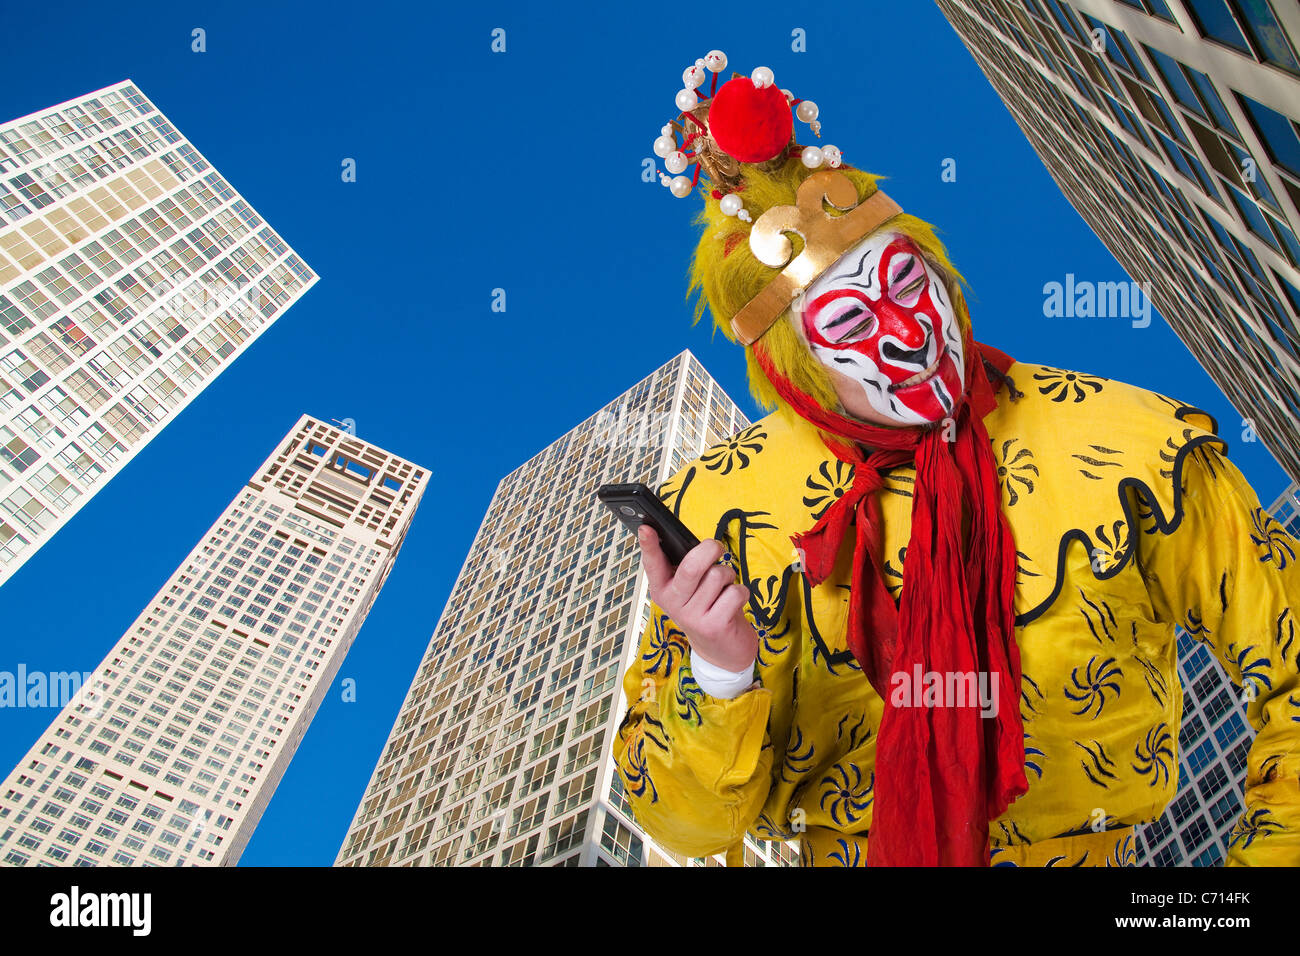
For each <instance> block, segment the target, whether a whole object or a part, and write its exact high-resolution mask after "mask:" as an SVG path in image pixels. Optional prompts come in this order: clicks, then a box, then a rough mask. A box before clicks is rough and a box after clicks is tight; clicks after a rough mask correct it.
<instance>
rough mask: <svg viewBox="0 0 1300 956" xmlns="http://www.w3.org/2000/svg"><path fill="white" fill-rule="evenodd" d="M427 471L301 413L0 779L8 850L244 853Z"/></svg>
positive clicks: (29, 855)
mask: <svg viewBox="0 0 1300 956" xmlns="http://www.w3.org/2000/svg"><path fill="white" fill-rule="evenodd" d="M427 477H428V473H427V471H426V470H425V469H423V468H420V467H419V466H417V465H414V464H412V463H411V462H409V461H404V460H403V459H401V458H398V457H396V456H394V455H391V454H389V453H388V452H385V451H384V450H382V449H380V448H377V447H375V446H374V445H370V444H367V443H365V442H362V441H360V440H358V439H357V438H355V437H353V436H352V435H350V434H347V433H345V432H341V431H339V430H338V429H336V428H334V427H332V426H330V425H327V424H324V423H323V422H320V421H317V420H315V419H312V418H309V417H308V416H306V415H304V416H302V418H300V419H299V420H298V423H297V424H296V425H295V426H294V428H293V430H292V431H291V432H290V433H289V434H288V436H286V437H285V439H284V440H283V441H281V442H280V443H279V446H278V447H277V448H276V450H275V451H274V452H273V453H272V454H271V456H270V457H269V458H267V460H266V461H265V463H263V465H262V467H260V468H259V469H258V470H257V471H256V472H255V473H254V475H253V477H252V478H250V479H249V481H248V484H247V486H246V487H245V488H244V489H243V490H242V491H241V492H240V493H239V494H238V495H237V496H236V497H235V499H234V500H233V501H232V502H231V503H230V505H229V506H228V507H227V508H226V509H225V510H224V511H223V512H222V514H221V515H220V516H219V517H218V518H217V520H216V521H215V522H214V523H213V525H212V527H211V528H210V529H209V531H208V532H207V533H206V534H205V535H204V536H203V538H202V539H201V540H200V541H199V543H198V544H197V545H196V546H195V548H194V550H193V551H192V552H191V553H190V555H189V556H188V557H187V558H186V559H185V560H184V561H183V562H182V563H181V566H180V567H179V568H177V569H176V572H175V573H174V574H172V576H171V577H170V578H169V579H168V581H167V583H166V584H164V585H163V587H162V589H161V590H160V591H159V592H158V594H157V595H156V596H155V597H154V599H153V600H152V601H151V602H150V603H149V604H148V606H147V607H146V608H145V610H144V612H143V613H142V614H141V615H140V616H139V617H138V618H137V619H136V621H135V623H134V624H132V625H131V627H130V629H128V630H127V632H126V633H125V634H124V635H123V636H122V638H121V639H120V640H119V641H118V642H117V644H116V645H115V646H114V647H113V649H112V650H111V651H110V652H109V653H108V656H107V657H105V658H104V660H103V662H102V663H101V664H100V665H99V667H98V668H97V669H96V670H95V672H94V675H93V690H92V692H90V693H88V694H86V693H83V694H82V695H81V696H80V697H79V698H78V699H76V700H74V701H72V702H71V703H69V704H68V705H67V706H65V707H64V708H63V710H62V711H61V712H60V713H59V715H58V717H56V718H55V720H54V722H53V723H52V724H51V725H50V727H49V729H48V730H47V731H46V732H45V733H44V734H42V735H41V737H40V739H39V740H38V741H37V742H36V743H35V744H34V745H33V746H32V748H31V750H30V751H29V752H28V754H27V756H26V757H25V758H23V761H22V762H21V763H20V764H19V765H18V766H17V767H16V768H15V769H14V770H13V772H12V773H10V774H9V775H8V777H7V778H6V779H5V780H4V782H3V783H0V863H4V864H7V865H27V864H30V865H36V864H40V863H52V864H67V865H83V866H86V865H97V864H116V865H122V866H127V865H132V864H145V865H163V866H182V865H191V866H212V865H225V866H229V865H233V864H234V863H235V862H237V861H238V859H239V856H240V854H241V853H242V852H243V850H244V847H245V846H246V845H247V843H248V840H249V837H251V836H252V833H253V829H254V827H256V826H257V822H258V820H259V819H260V818H261V816H262V811H263V810H265V809H266V805H267V803H268V802H269V801H270V799H271V795H272V794H273V793H274V792H275V788H276V786H277V785H278V784H279V782H280V778H281V777H282V776H283V774H284V771H285V769H286V768H287V767H288V765H289V761H290V760H291V759H292V757H293V754H294V751H295V750H296V749H297V747H298V743H299V741H300V740H301V739H302V736H303V734H304V733H305V732H306V730H307V726H308V725H309V724H310V723H311V720H312V717H313V716H314V715H315V713H316V709H317V707H318V706H319V705H320V702H321V700H322V698H323V696H324V694H325V692H326V690H327V689H328V687H329V685H330V683H331V682H332V681H333V680H334V675H335V674H336V673H337V671H338V668H339V665H340V664H341V663H342V661H343V658H344V657H345V656H346V655H347V652H348V648H349V647H351V645H352V641H353V639H354V638H355V637H356V634H357V630H358V629H359V628H360V627H361V624H362V622H363V621H364V620H365V618H366V614H367V613H368V612H369V610H370V607H371V605H372V604H373V602H374V600H375V597H376V595H378V593H379V589H380V588H381V587H382V586H383V583H384V580H385V579H386V578H387V576H388V572H389V571H390V570H391V569H392V566H393V562H394V561H395V560H396V558H397V553H398V551H399V550H400V548H401V546H402V541H403V539H404V538H405V536H406V531H407V529H408V528H409V527H410V523H411V519H412V517H413V516H414V514H415V509H416V507H417V506H418V504H419V501H420V496H421V495H422V494H423V492H424V486H425V484H426V481H427Z"/></svg>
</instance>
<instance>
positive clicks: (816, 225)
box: [731, 169, 903, 345]
mask: <svg viewBox="0 0 1300 956" xmlns="http://www.w3.org/2000/svg"><path fill="white" fill-rule="evenodd" d="M823 202H825V203H826V204H828V205H830V206H832V207H834V208H835V209H838V210H841V211H842V213H843V214H842V215H839V216H831V215H829V214H828V213H827V212H826V210H825V208H824V207H823V205H822V204H823ZM902 211H903V210H902V209H901V208H900V207H899V205H898V204H897V203H896V202H894V201H893V200H892V199H890V198H889V197H888V196H886V195H885V194H884V193H882V192H881V191H880V190H876V191H875V192H874V193H872V194H871V196H869V197H868V198H867V199H864V200H863V201H862V202H860V203H859V202H858V191H857V188H856V187H855V186H854V185H853V182H852V180H850V179H849V177H847V176H845V175H844V174H843V173H841V172H839V171H838V170H834V169H822V170H818V171H817V172H815V173H813V174H812V175H811V176H809V177H808V178H807V179H805V180H804V181H803V182H802V183H800V185H799V191H798V192H797V193H796V194H795V205H793V206H774V207H773V208H771V209H769V210H768V211H767V212H765V213H763V215H761V216H759V217H758V219H757V221H755V223H754V225H753V227H752V228H751V230H750V233H749V248H750V250H751V251H752V252H753V253H754V256H755V257H756V258H757V259H758V260H759V261H760V262H762V263H763V264H764V265H769V266H771V267H772V268H774V269H781V270H782V271H781V273H780V274H779V275H778V276H776V278H774V279H773V280H772V281H771V282H769V283H768V284H767V285H766V286H764V287H763V289H762V291H761V292H759V293H758V295H756V296H754V298H752V299H750V300H749V302H747V303H746V304H745V306H744V307H743V308H742V309H741V310H740V311H739V312H737V313H736V314H735V316H734V317H733V318H732V320H731V329H732V331H733V332H735V333H736V338H737V339H739V340H740V342H741V344H742V345H752V344H753V343H754V342H756V341H757V340H758V339H759V338H760V337H761V336H762V335H763V333H764V332H766V331H767V330H768V329H769V328H771V327H772V323H773V322H775V321H776V320H777V319H778V318H779V317H780V316H781V314H782V313H783V312H785V311H786V309H788V308H790V303H791V302H793V301H794V300H795V299H796V298H798V296H799V295H800V293H802V292H803V291H804V290H805V289H806V288H808V286H809V285H811V284H812V282H813V280H814V279H816V278H817V277H818V276H820V275H821V274H822V273H823V272H825V271H826V270H827V269H829V268H830V267H831V266H833V265H834V264H835V262H836V261H837V260H838V259H839V258H840V256H842V255H843V254H844V253H846V252H848V250H849V249H850V248H851V247H852V246H853V244H854V243H856V242H857V241H858V240H859V239H861V238H862V237H863V236H866V235H868V234H870V233H871V232H873V231H874V230H875V229H876V228H877V227H879V226H880V225H881V224H882V223H884V222H885V221H886V220H888V219H891V218H893V217H894V216H897V215H898V214H899V213H901V212H902ZM788 232H793V233H797V234H798V235H799V236H800V237H801V238H802V239H803V244H804V245H803V250H802V251H801V252H800V253H799V255H797V256H794V244H793V243H792V242H791V241H790V239H789V238H788V237H787V236H786V233H788ZM792 256H794V258H793V259H792V258H791V257H792Z"/></svg>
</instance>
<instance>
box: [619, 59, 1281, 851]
mask: <svg viewBox="0 0 1300 956" xmlns="http://www.w3.org/2000/svg"><path fill="white" fill-rule="evenodd" d="M725 66H726V57H725V56H724V55H723V54H722V53H721V52H719V51H716V50H715V51H713V52H711V53H710V54H709V55H708V57H705V58H703V59H702V60H699V61H697V62H696V64H695V65H694V66H693V67H688V68H687V70H686V72H685V74H684V75H683V80H684V86H685V89H683V90H682V91H681V92H680V93H678V94H677V101H676V102H677V108H678V110H680V113H679V114H678V118H677V120H676V121H675V122H674V123H671V124H669V125H668V126H666V127H664V130H663V133H662V135H661V137H660V138H659V139H658V140H657V141H656V143H655V151H656V153H657V154H658V155H659V156H661V157H662V158H663V160H664V164H665V167H666V169H667V173H668V174H673V175H671V176H670V175H668V174H663V175H662V176H661V180H662V182H663V183H664V185H666V186H667V187H668V188H669V190H670V191H671V192H672V193H673V194H674V195H676V196H679V197H685V196H689V195H692V194H693V193H695V192H696V188H695V187H697V186H700V185H702V186H703V188H702V189H701V190H699V191H700V192H702V193H703V194H704V201H705V206H704V210H703V212H702V213H701V215H700V218H699V222H701V223H702V225H703V227H704V228H703V232H702V235H701V236H700V239H699V243H698V246H697V248H696V251H695V256H694V260H693V263H692V290H693V291H699V292H700V293H701V298H700V300H699V302H698V304H697V320H698V318H699V317H700V315H702V314H703V311H704V309H705V308H706V307H707V308H708V310H709V311H710V312H711V313H712V316H713V319H714V322H715V323H716V324H717V326H718V327H719V328H721V329H722V330H723V332H724V333H725V334H727V335H728V337H729V338H731V339H732V340H733V341H736V342H739V343H740V344H742V345H743V346H745V348H746V358H747V361H748V371H749V381H750V387H751V391H752V392H753V394H754V396H755V399H756V400H757V401H758V402H759V403H760V404H761V405H763V406H764V407H765V408H768V409H774V411H773V412H772V413H771V414H769V415H768V416H767V417H766V418H763V419H762V420H760V421H758V422H757V423H756V424H754V425H752V426H751V427H749V428H747V429H745V430H744V431H742V432H740V433H739V434H737V435H736V436H734V437H733V438H731V439H730V440H729V441H726V442H724V443H722V444H720V445H717V446H715V447H714V448H712V449H710V450H709V451H707V452H705V453H704V454H703V455H701V456H700V457H699V458H697V459H696V460H694V461H691V462H689V463H687V464H686V465H685V466H684V467H682V468H681V469H680V470H679V471H678V472H677V473H676V474H675V475H673V476H672V477H671V478H670V479H669V480H668V481H667V482H665V484H664V485H663V486H662V488H661V489H660V495H661V497H663V499H664V500H665V502H666V503H667V504H668V505H669V506H670V507H671V508H672V509H673V510H674V512H675V513H676V514H677V515H678V516H679V517H680V518H681V519H682V520H683V521H684V522H685V524H686V525H687V526H689V527H690V528H692V529H693V530H694V531H695V532H696V533H697V534H698V535H699V537H700V538H701V539H702V543H701V544H700V545H699V547H697V548H696V549H695V550H694V551H692V552H691V554H689V555H688V556H687V557H686V558H685V559H684V560H683V561H682V563H681V565H680V566H679V567H677V568H673V567H672V566H671V565H670V564H669V563H668V561H667V559H666V558H665V557H664V556H663V553H662V551H661V550H660V549H659V546H658V542H657V537H656V535H655V534H654V532H653V531H650V530H649V529H646V528H643V529H642V530H641V548H642V566H643V569H644V571H645V573H646V575H647V579H648V582H649V588H650V594H651V598H652V604H651V609H650V610H651V613H650V619H649V622H648V624H647V626H646V628H645V632H644V634H643V636H642V639H641V644H640V647H639V649H638V651H637V653H636V655H635V657H634V660H633V664H632V666H631V668H630V670H629V672H628V673H627V675H626V677H625V680H624V691H625V693H626V696H627V701H628V709H627V713H626V716H625V718H624V720H623V722H622V724H621V726H620V729H619V734H618V739H617V741H616V743H615V748H614V756H615V760H616V762H617V765H618V768H619V771H620V774H621V776H622V778H623V783H624V788H625V790H626V792H627V796H628V799H629V801H630V802H631V806H632V809H633V811H634V813H635V816H636V818H637V820H638V822H639V823H640V824H641V826H642V827H644V829H645V830H646V832H647V833H649V834H650V836H651V837H653V838H654V839H655V840H657V841H658V842H659V843H661V844H662V845H663V846H665V847H667V848H668V849H670V850H673V851H675V852H678V853H681V854H684V855H686V856H692V857H698V856H705V855H709V854H714V853H720V852H727V853H728V859H729V861H735V860H736V859H738V852H737V851H738V850H739V848H740V844H741V840H742V838H743V835H744V834H745V833H746V832H747V831H748V832H752V833H754V834H755V835H757V836H758V837H760V838H765V839H794V838H799V839H800V840H801V848H802V849H801V860H802V862H803V863H804V865H816V866H822V865H832V866H861V865H868V864H869V865H882V866H889V865H966V866H986V865H990V864H992V865H1020V866H1026V865H1030V866H1038V865H1085V866H1101V865H1131V864H1132V863H1133V862H1134V860H1135V857H1136V848H1135V838H1134V837H1135V834H1134V828H1135V827H1136V826H1137V825H1139V824H1142V823H1144V822H1147V821H1150V820H1153V819H1155V818H1157V817H1158V816H1159V815H1160V813H1161V812H1162V810H1163V809H1164V807H1165V806H1166V804H1167V803H1168V802H1169V801H1170V799H1171V798H1172V797H1173V795H1174V794H1175V792H1176V789H1177V783H1178V753H1177V749H1178V732H1179V727H1180V723H1181V718H1182V700H1183V695H1182V690H1181V688H1180V686H1179V678H1178V669H1177V650H1176V642H1175V630H1174V629H1175V626H1176V625H1178V626H1181V627H1182V628H1184V629H1185V630H1186V631H1187V633H1189V634H1190V635H1192V636H1193V637H1194V638H1195V639H1197V640H1199V641H1202V642H1204V643H1206V644H1207V645H1208V646H1209V648H1210V649H1211V650H1212V652H1213V653H1215V654H1216V655H1217V656H1218V658H1219V660H1220V661H1221V662H1222V663H1223V665H1224V666H1225V668H1226V669H1227V671H1228V673H1229V674H1230V675H1231V676H1232V678H1233V680H1234V681H1236V682H1238V684H1240V685H1241V687H1242V691H1243V698H1244V699H1245V701H1246V715H1247V718H1248V719H1249V721H1250V722H1251V724H1252V725H1253V726H1254V727H1255V728H1256V729H1257V730H1258V736H1257V738H1256V740H1255V742H1254V744H1253V745H1252V747H1251V750H1250V754H1249V758H1248V765H1247V776H1246V789H1245V809H1244V813H1243V815H1242V817H1241V819H1240V821H1239V823H1238V825H1237V827H1236V829H1235V830H1234V832H1233V834H1232V837H1231V841H1230V847H1229V851H1228V859H1227V862H1228V863H1229V864H1237V865H1242V864H1271V865H1300V676H1298V670H1300V639H1297V637H1296V634H1295V622H1294V616H1295V611H1294V610H1293V608H1298V607H1300V565H1297V554H1296V549H1297V544H1296V543H1295V542H1294V541H1293V540H1292V539H1291V538H1290V537H1289V536H1288V535H1287V534H1286V533H1285V532H1284V531H1283V530H1282V529H1281V528H1280V527H1279V526H1278V525H1277V524H1276V522H1274V521H1273V519H1272V518H1271V517H1270V516H1269V515H1268V514H1266V513H1265V512H1264V511H1263V510H1262V509H1261V507H1260V505H1259V501H1258V500H1257V498H1256V496H1255V494H1254V492H1253V491H1252V490H1251V488H1250V486H1249V485H1248V484H1247V482H1246V481H1245V479H1244V478H1243V477H1242V475H1241V473H1240V472H1239V471H1238V470H1237V469H1236V467H1235V466H1233V465H1232V464H1231V463H1230V462H1229V461H1228V460H1227V459H1226V458H1224V457H1223V453H1224V452H1225V451H1226V444H1225V442H1223V440H1222V439H1220V438H1218V437H1217V435H1216V434H1215V429H1216V426H1215V423H1214V421H1213V419H1212V418H1211V417H1210V416H1209V415H1207V414H1205V413H1204V412H1201V411H1199V410H1197V409H1195V408H1192V407H1190V406H1188V405H1186V404H1183V403H1181V402H1178V401H1174V400H1172V399H1170V398H1166V397H1164V396H1161V395H1156V394H1154V393H1151V392H1147V391H1143V390H1141V389H1137V388H1134V387H1131V386H1128V385H1124V384H1122V383H1119V382H1115V381H1110V380H1108V379H1105V378H1101V377H1099V376H1095V375H1087V374H1083V373H1078V372H1070V371H1065V370H1061V369H1056V368H1051V367H1047V366H1041V365H1032V364H1029V363H1025V362H1018V361H1014V360H1012V359H1011V358H1010V357H1008V356H1006V355H1005V354H1003V353H1001V352H999V351H997V350H995V349H992V348H989V347H987V346H984V345H982V344H980V343H978V342H976V341H975V340H974V338H973V337H972V332H971V323H970V317H969V313H968V311H967V308H966V304H965V299H964V297H963V295H962V289H961V282H962V280H961V277H960V275H959V274H958V273H957V272H956V270H955V269H954V268H953V266H952V264H951V263H950V262H949V260H948V257H947V254H946V252H945V251H944V249H943V246H942V245H941V244H940V242H939V241H938V240H937V238H936V237H935V234H934V230H933V229H932V227H930V226H929V225H928V224H927V223H925V222H922V221H921V220H919V219H917V218H915V217H913V216H909V215H907V214H905V213H903V212H902V211H901V210H900V209H899V207H898V206H897V205H895V204H894V202H893V201H892V200H890V199H889V198H888V197H887V196H885V195H884V194H883V193H882V192H880V191H879V190H878V189H877V188H876V181H875V177H873V176H872V175H870V174H868V173H865V172H862V171H860V170H857V169H854V168H852V167H851V166H849V165H846V164H845V162H844V160H843V157H842V156H841V153H840V151H839V150H838V149H836V148H835V147H833V146H823V147H816V146H809V147H805V146H800V145H799V144H797V143H796V141H795V134H794V117H798V119H799V120H801V121H803V122H805V123H808V124H810V126H811V127H812V131H813V132H814V133H818V123H817V108H816V106H815V105H813V104H812V103H810V102H807V101H801V100H798V99H796V98H795V97H794V96H793V94H791V93H790V92H789V91H785V90H780V89H779V88H777V87H776V86H775V85H774V82H773V77H772V74H771V71H770V70H767V69H765V68H762V67H760V68H759V69H757V70H755V71H754V73H753V74H752V75H751V76H749V77H744V76H736V77H734V78H733V79H731V80H730V81H728V82H726V83H723V84H722V85H721V86H720V87H719V86H718V78H717V73H718V72H720V71H721V70H722V69H724V68H725ZM710 73H712V74H713V79H712V84H711V86H710V91H709V92H710V95H709V96H708V97H704V96H703V95H702V90H701V87H702V85H703V83H704V82H705V80H706V79H708V75H709V74H710ZM792 113H793V116H792ZM679 137H680V142H679ZM690 163H694V164H696V172H695V175H694V177H693V178H688V177H687V176H685V175H682V174H683V173H684V171H685V170H686V169H687V167H688V166H689V164H690ZM701 176H703V182H702V183H701Z"/></svg>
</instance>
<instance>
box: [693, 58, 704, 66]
mask: <svg viewBox="0 0 1300 956" xmlns="http://www.w3.org/2000/svg"><path fill="white" fill-rule="evenodd" d="M695 65H696V66H704V58H703V57H701V58H700V59H698V60H696V61H695Z"/></svg>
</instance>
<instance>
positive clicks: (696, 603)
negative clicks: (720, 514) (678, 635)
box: [637, 524, 758, 671]
mask: <svg viewBox="0 0 1300 956" xmlns="http://www.w3.org/2000/svg"><path fill="white" fill-rule="evenodd" d="M637 540H638V541H639V542H640V544H641V568H642V569H643V570H644V571H645V576H646V580H647V581H649V583H650V597H651V599H652V600H653V601H654V602H655V603H656V604H657V605H659V607H661V608H663V611H664V613H665V614H667V615H668V616H669V617H671V618H672V619H673V621H674V622H676V624H677V626H678V627H680V628H681V629H682V631H683V632H684V633H685V634H686V637H687V640H689V642H690V645H691V654H692V655H693V656H699V657H702V658H703V659H704V660H706V661H708V662H709V663H710V664H712V665H714V666H715V667H720V668H723V669H724V670H729V671H740V670H745V669H746V668H748V667H750V666H752V665H753V663H754V659H755V658H756V657H758V632H757V631H755V630H754V625H752V624H750V623H749V621H748V619H746V617H745V615H744V614H743V613H742V612H741V609H742V608H743V607H744V606H745V603H746V602H747V601H748V600H749V589H748V588H746V587H745V586H744V585H743V584H741V583H740V582H739V581H737V580H736V573H735V572H734V571H732V570H731V569H730V568H728V567H727V566H726V565H722V564H718V563H717V561H718V559H719V558H720V557H722V552H723V545H722V542H721V541H718V540H717V539H715V538H710V539H708V540H707V541H701V542H700V543H699V544H698V545H696V546H695V547H694V548H692V549H691V550H690V552H689V553H688V554H687V555H686V557H684V558H682V563H681V564H680V565H678V567H677V569H676V573H674V569H673V566H672V564H671V563H670V562H669V561H668V558H667V557H666V556H665V555H664V552H663V549H662V548H661V547H660V546H659V535H658V533H657V532H656V531H655V530H654V529H653V528H651V527H650V526H649V525H644V524H643V525H641V527H640V528H639V529H638V530H637Z"/></svg>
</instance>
